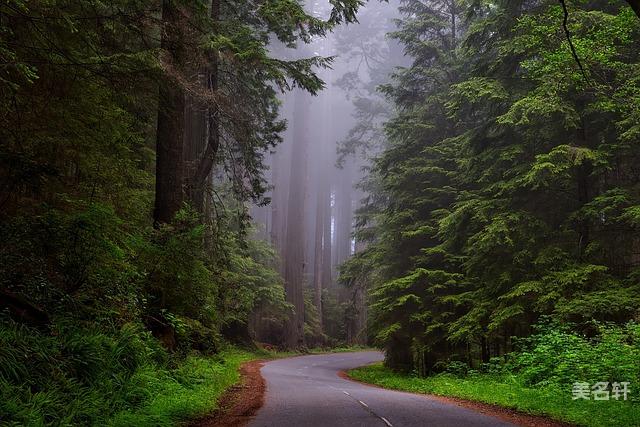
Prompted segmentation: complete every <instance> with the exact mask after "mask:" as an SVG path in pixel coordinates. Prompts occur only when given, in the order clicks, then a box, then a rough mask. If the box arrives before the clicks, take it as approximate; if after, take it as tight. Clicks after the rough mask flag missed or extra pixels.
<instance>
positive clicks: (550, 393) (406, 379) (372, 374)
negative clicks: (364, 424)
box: [348, 364, 640, 427]
mask: <svg viewBox="0 0 640 427" xmlns="http://www.w3.org/2000/svg"><path fill="white" fill-rule="evenodd" d="M348 374H349V376H350V377H351V378H353V379H356V380H358V381H363V382H367V383H371V384H376V385H379V386H382V387H385V388H389V389H394V390H404V391H410V392H415V393H424V394H436V395H440V396H451V397H459V398H463V399H468V400H474V401H479V402H484V403H490V404H494V405H499V406H503V407H507V408H512V409H516V410H518V411H521V412H525V413H528V414H534V415H545V416H549V417H551V418H554V419H557V420H561V421H566V422H569V423H573V424H577V425H583V426H593V427H596V426H598V427H601V426H605V425H612V426H625V427H627V426H629V427H631V426H640V403H638V402H631V401H627V402H624V401H615V400H610V401H593V400H591V401H586V400H572V394H571V387H572V385H571V384H569V385H568V386H567V389H566V390H563V389H557V388H550V387H549V388H538V389H532V388H527V387H524V386H523V385H522V384H521V382H520V381H519V379H518V378H517V377H516V376H513V375H489V374H475V375H470V376H467V377H464V378H458V377H454V376H452V375H446V374H441V375H436V376H432V377H428V378H420V377H415V376H410V375H402V374H398V373H395V372H393V371H391V370H390V369H388V368H385V367H384V366H382V365H380V364H376V365H370V366H364V367H362V368H357V369H353V370H351V371H349V372H348ZM630 390H631V393H637V392H639V391H637V390H638V389H637V388H636V389H634V388H633V384H631V386H630Z"/></svg>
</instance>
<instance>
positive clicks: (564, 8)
mask: <svg viewBox="0 0 640 427" xmlns="http://www.w3.org/2000/svg"><path fill="white" fill-rule="evenodd" d="M558 1H559V2H560V5H561V6H562V11H563V13H564V18H563V19H562V28H563V29H564V34H565V35H566V36H567V41H568V42H569V48H570V49H571V55H573V59H575V61H576V63H577V64H578V68H580V72H581V73H582V76H583V77H584V80H585V81H586V82H587V84H588V83H589V77H587V73H586V71H585V70H584V67H583V66H582V62H581V61H580V57H579V56H578V52H576V47H575V46H574V45H573V41H572V40H571V33H570V32H569V27H568V26H567V22H568V21H569V11H568V10H567V4H566V3H565V0H558Z"/></svg>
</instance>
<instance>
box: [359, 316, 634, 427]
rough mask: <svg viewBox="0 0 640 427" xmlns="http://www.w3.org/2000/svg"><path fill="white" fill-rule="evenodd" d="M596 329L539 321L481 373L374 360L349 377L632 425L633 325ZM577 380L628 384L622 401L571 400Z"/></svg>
mask: <svg viewBox="0 0 640 427" xmlns="http://www.w3.org/2000/svg"><path fill="white" fill-rule="evenodd" d="M595 326H596V328H595V331H596V332H595V335H594V336H592V337H591V338H588V337H586V336H584V335H580V334H577V333H575V332H571V331H570V329H569V328H568V327H567V326H564V327H562V326H560V325H557V324H553V323H551V324H549V323H547V324H541V325H538V326H537V328H536V331H537V332H536V333H535V334H533V335H532V336H530V337H527V338H522V339H520V340H518V346H519V347H520V349H519V350H517V351H514V352H513V353H509V354H508V355H506V357H504V358H503V357H501V358H493V359H492V360H491V362H490V363H487V364H484V365H482V366H481V370H480V371H478V370H470V369H469V366H468V365H466V364H465V363H462V362H459V361H453V362H450V363H449V364H448V365H447V367H446V372H445V373H441V374H437V375H434V376H431V377H427V378H422V377H419V376H418V375H406V374H405V375H403V374H398V373H397V372H394V371H392V370H391V369H389V368H385V367H383V366H380V365H374V366H369V367H363V368H358V369H355V370H352V371H350V372H349V376H351V377H352V378H355V379H357V380H360V381H365V382H370V383H373V384H377V385H380V386H383V387H386V388H391V389H397V390H406V391H412V392H417V393H428V394H438V395H443V396H453V397H460V398H464V399H469V400H476V401H480V402H485V403H490V404H497V405H500V406H505V407H509V408H514V409H517V410H520V411H524V412H527V413H533V414H540V415H547V416H551V417H552V418H555V419H558V420H562V421H566V422H570V423H576V424H578V425H584V426H597V425H602V424H603V423H606V422H614V423H616V424H620V425H636V424H638V422H639V421H640V407H639V406H638V396H637V394H636V393H634V391H633V389H632V388H631V385H632V384H635V383H637V382H638V381H640V370H639V368H638V367H639V366H640V343H639V341H638V324H637V323H634V322H631V323H628V324H626V325H624V326H613V325H602V324H596V325H595ZM505 359H506V360H505ZM576 382H586V383H588V384H590V385H593V384H595V383H597V382H608V383H609V384H612V383H614V382H618V383H621V382H629V383H630V385H629V394H628V396H627V399H628V400H627V401H624V400H623V399H622V398H620V400H608V401H596V400H583V399H579V400H574V399H573V393H572V392H573V384H574V383H576ZM610 389H611V388H609V390H610Z"/></svg>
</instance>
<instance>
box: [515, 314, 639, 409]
mask: <svg viewBox="0 0 640 427" xmlns="http://www.w3.org/2000/svg"><path fill="white" fill-rule="evenodd" d="M597 331H598V333H597V335H596V336H595V337H592V338H588V337H586V336H584V335H580V334H578V333H576V332H571V331H570V330H569V329H567V328H561V327H558V326H557V325H554V326H547V327H543V328H542V329H540V330H539V332H538V333H537V334H535V335H533V336H531V337H529V338H526V339H521V340H520V342H521V344H522V345H523V348H522V350H520V351H518V352H515V353H513V354H512V355H511V360H510V367H511V369H512V370H513V371H514V372H516V373H517V374H518V375H519V376H520V377H521V378H522V379H523V380H524V382H525V384H527V385H533V386H542V385H557V386H560V387H564V388H566V387H571V385H572V384H573V383H574V382H578V381H580V382H588V383H589V384H593V383H596V382H601V381H602V382H610V383H613V382H623V381H628V382H630V383H631V384H639V383H640V325H639V324H637V323H634V322H631V323H628V324H626V325H624V326H614V325H603V324H599V325H597ZM631 396H633V395H631ZM636 398H637V396H636Z"/></svg>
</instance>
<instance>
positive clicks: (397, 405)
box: [249, 351, 513, 427]
mask: <svg viewBox="0 0 640 427" xmlns="http://www.w3.org/2000/svg"><path fill="white" fill-rule="evenodd" d="M382 358H383V356H382V354H381V353H379V352H376V351H366V352H357V353H334V354H322V355H312V356H301V357H294V358H290V359H280V360H275V361H272V362H268V363H266V364H265V365H264V366H263V367H262V371H261V372H262V376H263V377H264V378H265V380H266V383H267V391H266V396H265V404H264V406H263V407H262V408H261V409H260V410H259V411H258V413H257V415H256V417H255V418H254V419H253V420H252V422H251V423H249V426H250V427H266V426H270V427H298V426H300V427H307V426H309V427H315V426H330V427H340V426H349V427H355V426H382V427H384V426H386V427H399V426H429V427H432V426H433V427H467V426H469V427H476V426H478V427H480V426H487V427H488V426H491V427H494V426H496V427H502V426H513V424H509V423H506V422H504V421H502V420H500V419H498V418H493V417H490V416H487V415H483V414H480V413H477V412H474V411H472V410H470V409H466V408H461V407H459V406H456V405H453V404H447V403H443V402H441V401H439V400H436V399H433V398H429V397H428V396H421V395H416V394H411V393H403V392H399V391H392V390H384V389H381V388H378V387H371V386H367V385H365V384H361V383H357V382H354V381H349V380H346V379H343V378H341V377H339V376H338V373H339V372H340V371H344V370H348V369H352V368H356V367H358V366H363V365H367V364H369V363H373V362H377V361H380V360H382Z"/></svg>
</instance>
